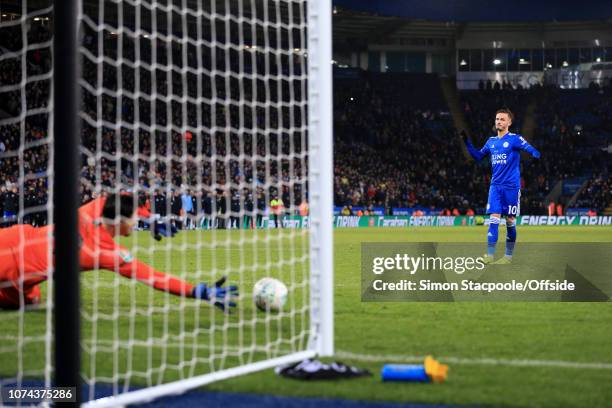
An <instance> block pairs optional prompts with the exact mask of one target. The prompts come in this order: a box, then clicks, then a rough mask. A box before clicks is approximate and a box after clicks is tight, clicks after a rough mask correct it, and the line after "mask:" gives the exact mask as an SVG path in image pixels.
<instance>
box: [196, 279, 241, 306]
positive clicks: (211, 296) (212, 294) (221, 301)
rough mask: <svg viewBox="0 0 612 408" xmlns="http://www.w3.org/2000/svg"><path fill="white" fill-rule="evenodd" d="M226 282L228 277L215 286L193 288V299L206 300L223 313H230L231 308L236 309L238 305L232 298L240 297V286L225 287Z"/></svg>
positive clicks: (200, 285) (198, 285) (204, 284)
mask: <svg viewBox="0 0 612 408" xmlns="http://www.w3.org/2000/svg"><path fill="white" fill-rule="evenodd" d="M226 280H227V276H223V277H222V278H221V279H219V280H218V281H216V282H215V284H214V285H213V286H208V284H206V283H199V284H197V285H196V286H195V287H194V288H193V297H194V298H196V299H202V300H206V301H208V302H210V303H212V304H213V305H215V306H216V307H218V308H219V309H221V310H222V311H223V312H226V313H230V310H231V308H233V307H236V303H235V302H233V301H232V298H235V297H237V296H238V286H236V285H229V286H223V285H224V284H225V281H226Z"/></svg>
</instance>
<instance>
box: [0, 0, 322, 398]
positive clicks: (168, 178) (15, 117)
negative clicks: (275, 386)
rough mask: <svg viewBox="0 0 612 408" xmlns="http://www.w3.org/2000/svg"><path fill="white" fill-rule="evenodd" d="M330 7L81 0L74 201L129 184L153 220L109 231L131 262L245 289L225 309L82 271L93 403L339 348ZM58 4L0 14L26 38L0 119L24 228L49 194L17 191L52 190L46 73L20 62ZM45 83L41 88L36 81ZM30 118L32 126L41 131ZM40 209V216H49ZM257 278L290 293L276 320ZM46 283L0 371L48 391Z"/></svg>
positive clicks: (243, 0)
mask: <svg viewBox="0 0 612 408" xmlns="http://www.w3.org/2000/svg"><path fill="white" fill-rule="evenodd" d="M23 3H27V2H25V1H24V2H23ZM328 3H329V2H313V3H312V4H308V3H307V2H306V1H305V0H231V1H230V0H211V1H207V2H201V1H195V0H160V1H153V0H151V1H138V0H127V1H112V0H98V1H87V2H82V5H81V8H80V11H79V15H78V16H75V18H78V19H79V48H78V54H79V58H80V60H81V77H80V78H77V79H75V80H76V81H77V83H78V86H79V87H80V92H81V102H80V115H79V116H80V122H81V130H80V134H81V164H82V165H81V172H80V180H81V200H82V201H81V204H85V203H87V202H89V201H91V200H93V199H95V198H97V197H101V196H106V195H108V194H111V193H117V194H131V195H132V196H133V197H134V201H135V203H136V204H137V205H138V206H140V207H142V208H146V209H147V210H148V211H149V212H150V214H145V213H147V211H146V210H145V211H144V212H143V213H141V216H140V218H139V220H138V223H137V226H136V228H135V231H133V232H132V234H131V235H130V236H129V237H122V236H120V234H119V231H118V232H117V233H116V234H115V237H114V239H115V241H116V242H117V243H118V244H120V245H121V246H123V247H125V248H126V249H127V251H126V252H125V257H126V258H129V259H138V260H139V261H141V262H144V263H146V264H148V265H150V266H152V267H153V268H155V269H156V270H158V271H161V272H163V273H165V274H167V275H170V276H172V277H175V278H178V279H181V280H183V281H185V282H187V283H189V284H192V285H195V284H198V283H200V282H206V283H208V284H209V285H210V284H212V283H214V282H215V281H217V280H219V279H221V278H222V277H224V276H226V277H227V284H232V285H237V286H238V288H239V291H240V297H239V298H238V299H237V301H236V303H237V307H236V308H235V310H234V311H233V312H232V313H223V312H221V311H220V310H218V309H217V308H215V307H213V306H212V305H210V304H209V303H207V302H205V301H199V300H196V299H193V298H190V297H183V296H175V295H173V294H170V293H168V292H167V291H164V290H156V289H153V288H152V287H151V286H150V283H151V282H143V281H142V280H137V279H126V278H125V277H123V276H121V275H120V274H119V273H117V270H115V271H112V270H104V269H100V268H96V269H94V270H93V271H90V272H84V273H82V274H81V279H80V284H81V319H82V327H81V333H80V336H81V337H80V338H81V359H82V369H81V378H82V380H83V383H84V384H85V385H86V387H84V392H83V399H84V401H85V402H86V405H87V406H116V405H125V404H128V403H137V402H141V401H146V400H149V399H152V398H156V397H159V396H162V395H166V394H170V393H178V392H183V391H185V390H188V389H190V388H194V387H197V386H201V385H205V384H207V383H210V382H212V381H217V380H221V379H225V378H229V377H231V376H235V375H241V374H246V373H249V372H253V371H256V370H261V369H265V368H270V367H274V366H276V365H279V364H281V363H284V362H290V361H297V360H300V359H303V358H306V357H310V356H314V355H315V354H322V355H329V354H330V353H332V352H333V338H332V332H333V325H332V313H333V310H332V307H333V305H332V301H331V291H332V289H331V287H332V280H331V273H332V271H331V242H332V241H331V225H332V223H331V210H332V205H331V192H332V191H331V178H332V175H331V149H332V147H331V64H330V62H331V53H330V48H331V45H330V42H331V30H330V26H331V24H330V19H331V10H330V9H331V7H330V5H329V4H328ZM38 4H39V3H37V5H38ZM51 13H52V10H51V9H44V10H39V11H32V10H31V9H28V7H27V5H25V6H24V7H23V8H22V10H20V11H16V12H15V14H14V16H13V20H11V22H10V23H9V22H6V23H5V21H2V23H0V24H1V25H0V27H2V30H3V31H4V30H5V29H7V30H9V29H10V30H12V31H13V32H15V33H17V34H16V35H20V36H21V37H22V39H21V41H17V40H16V42H15V44H14V50H12V51H11V50H10V49H9V50H7V51H6V52H8V54H6V53H5V54H4V55H8V56H7V57H4V56H3V55H0V61H1V63H3V64H5V63H9V62H12V63H13V64H14V67H15V68H14V69H15V72H16V74H15V75H16V76H17V77H16V78H14V81H13V83H5V82H4V81H3V82H2V85H1V86H0V92H3V93H13V94H14V95H15V97H14V99H16V100H17V104H18V106H19V108H17V109H14V110H13V111H12V112H13V113H12V114H11V112H9V117H8V119H1V120H2V121H1V122H0V124H1V126H2V127H6V126H12V128H11V129H12V132H13V133H14V134H15V135H16V137H17V140H16V141H15V143H13V144H11V145H10V146H8V147H7V150H6V152H5V153H0V154H2V156H0V165H2V169H3V172H4V171H6V172H8V173H10V174H12V175H13V177H14V181H15V183H13V184H16V185H17V186H18V195H19V201H18V205H19V206H18V211H17V213H16V221H17V222H20V223H21V222H29V223H34V222H33V221H32V220H30V219H28V220H26V219H25V217H26V215H34V214H39V213H41V214H47V215H48V216H49V215H50V214H51V209H50V208H49V207H50V206H49V205H47V204H48V203H49V202H50V201H49V200H48V199H47V200H45V201H42V199H41V202H40V204H38V205H37V206H33V205H31V203H30V202H29V201H28V200H27V199H26V198H25V197H26V192H25V191H24V189H27V186H28V184H27V182H28V181H30V180H32V182H38V181H37V180H45V181H44V182H42V183H43V184H44V187H43V186H42V184H40V185H38V184H37V185H36V186H38V188H37V190H38V192H39V193H40V194H41V195H43V196H45V197H47V196H49V195H52V185H53V184H52V183H51V182H48V180H47V178H48V176H49V171H48V170H47V169H51V168H52V167H51V163H50V162H49V158H48V155H47V150H49V149H51V148H52V144H51V143H52V140H53V135H52V134H51V132H49V129H50V127H49V126H50V122H51V115H50V112H51V110H52V106H50V103H49V101H50V99H49V86H50V84H49V82H50V78H51V77H52V72H51V68H50V63H49V65H48V66H47V65H44V64H42V65H41V63H40V62H37V61H33V62H32V61H30V59H33V58H34V56H32V55H31V54H33V53H35V52H36V51H38V50H39V49H40V52H39V53H41V54H43V56H42V57H40V56H39V57H36V58H39V59H42V60H45V58H46V57H47V55H48V53H49V52H50V44H51V42H50V41H51V35H50V33H51V31H52V28H51V26H52V23H53V21H52V15H51ZM38 16H41V18H45V19H46V20H41V19H39V20H36V18H38ZM49 18H50V20H49ZM35 20H36V21H35ZM40 22H47V24H38V25H37V24H36V23H40ZM39 25H40V32H41V33H39V34H37V36H34V35H33V34H32V32H33V31H34V27H36V30H39V28H38V26H39ZM28 37H31V38H30V41H26V39H28ZM3 38H4V36H3ZM34 41H36V42H37V44H38V45H36V46H34V45H33V44H34ZM45 52H46V54H45ZM38 83H42V84H45V86H46V87H45V86H43V88H44V90H43V91H41V90H32V89H31V88H32V87H33V84H38ZM34 92H38V93H43V94H42V95H38V96H37V97H38V98H39V99H44V103H40V105H41V106H37V105H36V104H30V99H31V98H30V96H29V95H30V93H34ZM44 92H47V93H46V94H45V93H44ZM45 98H46V99H45ZM2 100H3V101H4V100H5V99H4V98H2ZM31 117H35V118H36V119H37V121H38V122H40V123H39V126H40V129H38V128H37V129H36V132H38V133H37V135H38V134H39V135H40V136H39V137H38V138H37V139H36V140H34V139H33V137H32V136H31V133H32V132H34V131H33V130H32V128H33V125H30V124H29V120H30V118H31ZM38 122H37V123H38ZM55 136H56V137H58V135H55ZM30 149H42V150H44V154H43V153H41V152H38V151H32V153H31V154H30V155H28V152H29V150H30ZM32 157H34V159H32V160H34V161H36V163H37V164H38V165H41V166H42V167H41V169H42V170H41V169H38V168H37V169H33V168H32V164H31V163H30V162H29V161H28V160H29V158H32ZM56 182H58V181H56ZM39 183H41V182H39ZM11 186H12V184H11ZM20 186H21V187H20ZM7 188H8V185H7ZM308 207H309V208H308ZM42 218H44V217H42V216H41V221H36V222H40V223H41V224H44V223H51V222H52V220H51V219H50V218H49V217H46V219H44V220H42ZM0 232H1V231H0ZM160 238H161V239H160ZM128 251H129V252H128ZM98 265H99V263H98ZM114 269H118V265H117V267H116V268H114ZM263 277H273V278H276V279H279V280H280V281H282V282H284V283H285V285H286V286H287V288H288V296H287V302H286V304H285V306H284V307H283V308H282V310H281V311H280V312H278V313H272V312H265V311H260V310H258V309H257V308H256V307H255V305H254V302H253V294H252V288H253V285H254V283H255V282H256V281H258V280H259V279H261V278H263ZM48 285H49V284H47V283H43V284H41V285H40V287H41V288H42V289H43V290H42V297H43V304H46V307H41V306H39V309H41V310H42V312H41V313H38V314H37V315H36V316H35V317H33V313H32V312H31V311H30V310H28V308H27V307H21V308H20V309H19V310H18V311H14V312H8V314H5V315H6V316H10V317H9V318H10V321H11V322H12V323H5V320H4V319H3V321H2V322H1V323H0V325H2V328H6V330H0V332H1V333H2V336H3V337H2V339H3V343H2V345H1V346H0V360H1V361H3V362H4V361H5V360H6V361H9V360H11V361H13V360H16V362H13V363H12V365H10V366H8V367H9V368H5V367H7V366H6V365H4V364H3V365H2V368H0V370H5V371H6V372H2V371H0V379H1V378H7V380H0V381H5V382H6V383H7V384H8V382H9V381H12V382H13V383H15V382H20V381H25V380H26V379H28V378H38V379H40V378H43V379H44V381H45V383H46V384H50V383H52V378H53V361H52V357H51V356H50V354H51V353H50V350H52V346H51V345H52V341H53V339H52V333H53V328H52V325H51V322H52V317H51V314H52V310H53V302H54V300H53V299H52V298H51V296H47V295H46V294H47V293H51V291H50V290H49V288H48ZM158 289H159V288H158ZM22 303H23V302H22ZM2 313H3V314H4V313H5V312H2ZM3 317H4V316H3ZM5 333H6V334H5ZM100 396H105V397H106V398H103V399H99V398H100ZM87 401H88V402H87Z"/></svg>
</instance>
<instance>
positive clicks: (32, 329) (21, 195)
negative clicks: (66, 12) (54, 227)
mask: <svg viewBox="0 0 612 408" xmlns="http://www.w3.org/2000/svg"><path fill="white" fill-rule="evenodd" d="M51 13H52V8H51V7H50V6H49V2H46V3H45V2H37V3H36V5H35V6H32V5H31V4H30V3H29V2H28V1H25V0H24V1H22V2H15V3H12V4H6V5H5V4H3V7H2V10H1V12H0V234H2V235H0V237H1V238H0V239H1V240H2V241H1V242H0V388H2V387H3V386H6V385H17V386H20V385H22V384H24V382H27V381H29V378H36V379H38V381H39V382H40V381H43V382H44V383H46V384H49V381H50V378H51V355H50V353H49V350H50V347H51V337H52V330H51V324H52V321H51V317H52V315H51V312H50V311H51V303H47V300H48V297H47V296H46V294H47V293H48V291H49V290H48V289H49V288H48V286H47V285H46V284H43V285H40V286H38V287H34V286H32V285H31V284H32V282H33V281H36V280H37V279H38V278H40V277H41V276H44V275H46V274H47V272H48V271H47V270H46V269H45V268H41V270H39V271H38V274H37V275H36V276H34V275H30V276H29V279H24V277H23V274H21V273H20V269H19V265H22V266H23V265H24V264H25V263H26V260H28V261H30V262H31V260H30V259H29V257H30V256H31V253H30V252H29V251H28V249H27V248H26V247H25V246H24V245H23V242H25V241H26V239H27V238H29V237H26V231H24V230H19V229H17V228H10V227H11V226H13V225H15V224H31V225H35V226H38V227H40V226H44V225H46V224H47V223H48V222H51V221H52V213H51V208H50V206H49V205H48V203H49V202H50V200H51V197H52V185H51V169H52V163H51V155H52V143H51V140H52V135H51V132H50V129H51V121H50V113H51V111H52V106H51V77H52V63H51V45H52V42H51V34H50V30H49V24H50V19H51ZM43 235H44V234H43ZM19 242H21V243H22V245H19ZM14 243H16V245H12V244H14ZM40 255H41V256H40V258H44V259H40V258H39V259H40V260H41V261H42V263H47V264H48V261H49V259H50V253H48V252H47V251H42V252H41V254H40ZM21 270H23V268H21ZM38 290H40V293H39V292H38ZM41 296H42V298H43V301H42V304H38V305H33V303H36V302H37V301H38V300H39V299H40V298H41ZM3 309H4V310H3ZM6 309H9V310H6ZM10 309H20V310H16V311H12V310H10ZM26 309H27V311H26ZM0 398H1V397H0ZM3 402H5V401H2V400H1V399H0V405H1V404H3Z"/></svg>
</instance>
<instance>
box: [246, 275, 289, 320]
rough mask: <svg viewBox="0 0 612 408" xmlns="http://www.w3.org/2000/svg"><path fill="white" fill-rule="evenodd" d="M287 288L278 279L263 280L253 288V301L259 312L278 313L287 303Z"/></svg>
mask: <svg viewBox="0 0 612 408" xmlns="http://www.w3.org/2000/svg"><path fill="white" fill-rule="evenodd" d="M288 293H289V290H288V289H287V286H285V284H284V283H283V282H281V281H279V280H278V279H274V278H263V279H260V280H259V281H257V283H255V286H254V287H253V301H254V302H255V306H257V308H258V309H259V310H263V311H270V312H278V311H280V310H281V309H282V308H283V306H284V305H285V303H286V302H287V294H288Z"/></svg>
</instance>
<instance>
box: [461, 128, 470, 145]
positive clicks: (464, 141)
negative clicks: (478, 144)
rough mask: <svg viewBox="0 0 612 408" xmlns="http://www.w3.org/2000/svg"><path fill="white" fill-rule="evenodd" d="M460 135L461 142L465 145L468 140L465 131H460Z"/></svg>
mask: <svg viewBox="0 0 612 408" xmlns="http://www.w3.org/2000/svg"><path fill="white" fill-rule="evenodd" d="M460 135H461V140H463V143H464V144H466V145H467V144H468V141H469V140H470V139H469V138H468V134H467V132H466V131H465V129H463V130H461V133H460Z"/></svg>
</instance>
